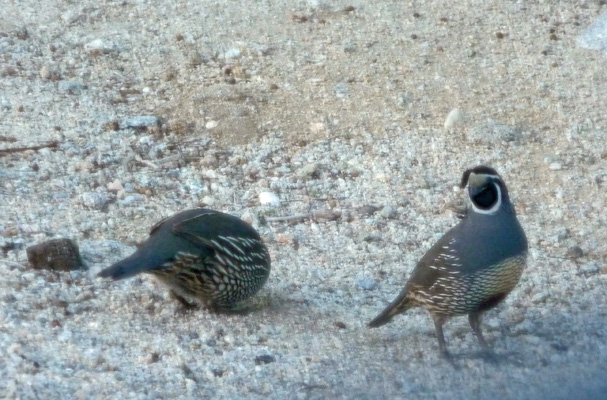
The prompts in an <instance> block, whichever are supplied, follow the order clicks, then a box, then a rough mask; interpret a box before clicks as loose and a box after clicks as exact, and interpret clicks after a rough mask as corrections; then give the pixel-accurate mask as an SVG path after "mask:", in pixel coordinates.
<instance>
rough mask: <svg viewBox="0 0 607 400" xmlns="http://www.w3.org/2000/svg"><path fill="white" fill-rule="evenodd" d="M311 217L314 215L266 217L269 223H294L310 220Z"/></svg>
mask: <svg viewBox="0 0 607 400" xmlns="http://www.w3.org/2000/svg"><path fill="white" fill-rule="evenodd" d="M311 216H312V214H295V215H287V216H284V217H266V221H268V222H283V221H294V220H296V219H306V218H310V217H311Z"/></svg>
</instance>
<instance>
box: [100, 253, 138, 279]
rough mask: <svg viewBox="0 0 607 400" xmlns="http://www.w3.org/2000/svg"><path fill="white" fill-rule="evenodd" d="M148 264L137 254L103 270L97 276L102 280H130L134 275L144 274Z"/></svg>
mask: <svg viewBox="0 0 607 400" xmlns="http://www.w3.org/2000/svg"><path fill="white" fill-rule="evenodd" d="M147 267H148V266H147V263H146V262H144V260H142V259H141V257H140V256H139V255H138V254H137V253H135V254H133V255H132V256H130V257H127V258H125V259H124V260H122V261H118V262H117V263H116V264H114V265H112V266H110V267H108V268H106V269H104V270H102V271H101V272H99V273H98V274H97V276H99V277H101V278H112V279H114V280H118V279H124V278H130V277H131V276H133V275H137V274H138V273H140V272H143V271H144V270H146V269H148V268H147Z"/></svg>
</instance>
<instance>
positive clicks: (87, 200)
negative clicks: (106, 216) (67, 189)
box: [80, 192, 110, 210]
mask: <svg viewBox="0 0 607 400" xmlns="http://www.w3.org/2000/svg"><path fill="white" fill-rule="evenodd" d="M109 201H110V199H109V197H108V196H107V195H105V194H103V193H97V192H88V193H82V194H81V195H80V203H81V204H82V205H83V206H84V207H85V208H90V209H93V210H101V209H103V208H104V207H105V206H106V204H107V203H108V202H109Z"/></svg>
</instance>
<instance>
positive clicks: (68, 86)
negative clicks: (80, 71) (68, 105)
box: [58, 81, 84, 94]
mask: <svg viewBox="0 0 607 400" xmlns="http://www.w3.org/2000/svg"><path fill="white" fill-rule="evenodd" d="M58 87H59V90H60V91H62V92H66V93H69V94H79V93H80V92H82V90H83V89H84V85H83V84H82V83H80V82H78V81H61V82H59V86H58Z"/></svg>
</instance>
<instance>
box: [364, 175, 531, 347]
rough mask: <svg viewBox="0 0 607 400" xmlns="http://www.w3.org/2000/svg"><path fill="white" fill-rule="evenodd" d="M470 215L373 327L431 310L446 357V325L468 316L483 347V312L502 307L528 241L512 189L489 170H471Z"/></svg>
mask: <svg viewBox="0 0 607 400" xmlns="http://www.w3.org/2000/svg"><path fill="white" fill-rule="evenodd" d="M460 186H461V187H462V188H466V187H467V199H468V201H467V203H468V204H467V211H466V214H465V215H464V216H463V218H462V220H461V221H460V222H459V224H458V225H456V226H455V227H454V228H452V229H451V230H450V231H448V232H447V233H446V234H445V235H444V236H443V237H442V238H440V239H439V241H438V242H437V243H436V244H435V245H434V246H433V247H432V248H430V250H428V252H427V253H426V254H425V255H424V256H423V257H422V259H421V260H420V261H419V263H418V264H417V266H416V267H415V269H414V270H413V272H412V274H411V276H410V278H409V280H408V282H407V283H406V284H405V287H404V289H403V290H402V292H401V293H400V295H399V296H398V297H397V298H396V299H395V300H394V301H393V302H392V303H391V304H390V305H388V307H387V308H386V309H385V310H384V311H382V312H381V313H380V314H379V315H378V316H377V317H376V318H375V319H373V320H372V321H371V322H370V323H369V327H373V328H374V327H378V326H381V325H384V324H386V323H388V322H390V321H391V320H392V318H393V317H394V316H395V315H397V314H401V313H404V312H405V311H407V310H408V309H410V308H412V307H421V308H423V309H425V310H427V311H428V312H429V313H430V315H431V316H432V319H433V320H434V326H435V329H436V336H437V338H438V347H439V351H440V353H441V355H443V356H447V355H448V352H447V346H446V344H445V337H444V334H443V324H444V323H445V321H446V320H447V319H449V318H450V317H452V316H456V315H468V320H469V322H470V326H471V327H472V331H473V332H474V334H475V335H476V337H477V339H478V341H479V343H480V345H481V347H482V348H483V349H484V350H488V345H487V342H486V341H485V338H484V336H483V333H482V330H481V319H482V316H483V314H484V313H485V312H486V311H488V310H490V309H491V308H493V307H495V306H496V305H498V304H499V303H500V302H501V301H502V300H504V298H506V296H508V294H509V293H510V292H511V291H512V289H514V287H515V286H516V284H517V283H518V281H519V279H520V277H521V274H522V272H523V269H524V268H525V266H526V260H527V249H528V246H527V238H526V236H525V232H524V231H523V228H522V227H521V225H520V223H519V221H518V219H517V217H516V213H515V211H514V207H513V206H512V203H511V202H510V197H509V196H508V189H507V188H506V184H505V183H504V181H503V180H502V178H501V177H500V176H499V175H498V173H497V172H496V171H495V170H494V169H493V168H490V167H487V166H482V165H481V166H477V167H474V168H472V169H469V170H466V171H465V172H464V174H463V176H462V180H461V185H460Z"/></svg>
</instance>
